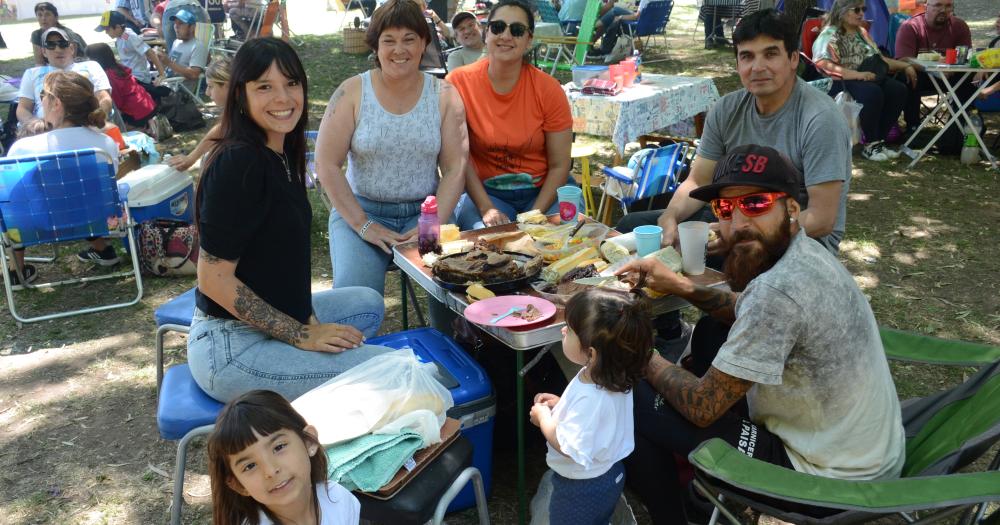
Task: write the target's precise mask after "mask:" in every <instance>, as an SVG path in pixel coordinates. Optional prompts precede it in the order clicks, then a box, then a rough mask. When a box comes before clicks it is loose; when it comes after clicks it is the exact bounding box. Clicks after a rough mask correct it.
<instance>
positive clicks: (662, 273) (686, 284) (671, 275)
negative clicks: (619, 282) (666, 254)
mask: <svg viewBox="0 0 1000 525" xmlns="http://www.w3.org/2000/svg"><path fill="white" fill-rule="evenodd" d="M643 272H645V274H646V286H647V287H649V288H650V289H651V290H653V291H655V292H659V293H662V294H672V295H677V296H679V297H687V295H689V294H690V293H691V291H692V289H693V288H694V283H692V282H691V280H690V279H688V278H687V277H683V276H681V275H679V274H677V273H676V272H674V271H673V270H671V269H670V268H667V266H666V265H665V264H663V263H662V262H660V261H659V260H657V259H637V260H634V261H632V262H630V263H628V264H626V265H625V266H623V267H621V268H619V269H618V271H617V272H615V275H623V274H635V275H636V276H638V275H639V274H641V273H643Z"/></svg>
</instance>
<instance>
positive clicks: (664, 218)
mask: <svg viewBox="0 0 1000 525" xmlns="http://www.w3.org/2000/svg"><path fill="white" fill-rule="evenodd" d="M656 224H657V225H659V227H660V228H663V239H661V240H660V243H661V246H674V247H676V246H677V244H678V238H677V221H676V220H675V219H674V217H673V216H672V215H670V214H669V213H667V212H663V213H661V214H660V218H659V219H656Z"/></svg>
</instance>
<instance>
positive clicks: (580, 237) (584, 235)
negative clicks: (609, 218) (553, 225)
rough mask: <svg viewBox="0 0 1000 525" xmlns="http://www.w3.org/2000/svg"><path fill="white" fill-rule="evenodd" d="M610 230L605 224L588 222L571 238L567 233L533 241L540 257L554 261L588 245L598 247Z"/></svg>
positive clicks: (547, 260)
mask: <svg viewBox="0 0 1000 525" xmlns="http://www.w3.org/2000/svg"><path fill="white" fill-rule="evenodd" d="M610 231H611V228H609V227H608V226H607V225H604V224H601V223H599V222H588V223H586V224H584V225H583V226H581V227H580V231H578V232H576V235H574V236H573V237H572V238H570V237H569V236H568V235H559V236H550V237H544V238H542V239H539V240H537V241H535V248H537V249H538V251H539V252H541V254H542V259H544V260H545V261H546V262H554V261H558V260H560V259H564V258H566V257H569V256H570V255H573V254H574V253H576V252H578V251H580V250H584V249H586V248H589V247H594V248H600V246H601V243H602V242H604V239H605V237H607V236H608V232H610ZM567 234H568V232H567Z"/></svg>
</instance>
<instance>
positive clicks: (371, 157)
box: [316, 0, 469, 292]
mask: <svg viewBox="0 0 1000 525" xmlns="http://www.w3.org/2000/svg"><path fill="white" fill-rule="evenodd" d="M365 41H366V43H367V44H368V46H369V47H370V48H371V49H372V50H373V51H375V54H376V67H375V69H372V70H370V71H366V72H364V73H362V74H360V75H357V76H355V77H352V78H349V79H347V80H346V81H344V83H343V84H341V85H340V87H339V88H337V91H336V92H334V94H333V97H332V98H331V99H330V103H329V106H328V107H327V111H326V114H325V115H324V116H323V122H322V123H321V124H320V130H319V138H318V139H317V144H316V152H317V158H316V168H317V172H318V174H319V179H320V181H321V182H322V184H323V186H324V188H325V190H326V193H327V195H328V196H329V197H330V200H331V202H333V207H334V209H333V210H332V211H331V212H330V226H329V227H330V257H331V259H332V260H333V274H334V278H333V286H334V288H341V287H345V286H367V287H369V288H372V289H374V290H376V291H378V292H383V291H384V288H385V270H386V267H387V266H388V264H389V261H390V260H391V257H392V246H393V245H394V244H396V243H399V242H404V241H407V240H410V239H412V238H413V237H415V236H416V225H417V218H418V217H419V215H420V204H421V202H423V200H424V198H425V197H427V196H428V195H437V201H438V217H439V218H440V220H441V222H442V223H446V222H451V221H450V219H451V215H452V211H453V210H454V209H455V204H456V203H457V202H458V198H459V196H460V195H461V193H462V191H463V189H464V187H465V183H464V173H465V165H466V158H467V156H468V151H469V139H468V133H467V131H466V126H465V109H464V107H463V105H462V99H461V97H460V96H459V95H458V93H457V92H456V90H455V89H454V88H452V87H451V85H450V84H448V83H447V82H445V81H442V80H438V79H436V78H434V77H432V76H430V75H428V74H426V73H422V72H421V71H420V69H419V66H420V57H421V56H423V53H424V48H425V47H426V46H427V43H428V42H429V41H430V30H429V28H428V25H427V22H426V21H425V20H424V15H423V13H421V11H420V8H419V7H418V6H417V4H416V3H415V2H412V1H410V0H389V1H388V2H386V3H385V4H383V5H382V6H381V7H379V8H378V9H377V10H375V14H374V15H373V16H372V21H371V25H370V26H369V27H368V33H367V35H366V36H365ZM345 160H346V161H347V169H346V172H345V171H344V170H343V168H342V167H343V164H344V161H345ZM439 166H440V168H441V176H440V177H439V176H438V167H439Z"/></svg>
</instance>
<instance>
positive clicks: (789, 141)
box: [618, 9, 851, 255]
mask: <svg viewBox="0 0 1000 525" xmlns="http://www.w3.org/2000/svg"><path fill="white" fill-rule="evenodd" d="M733 42H734V45H735V46H736V69H737V72H738V73H739V75H740V80H741V82H742V83H743V87H744V89H740V90H738V91H735V92H733V93H729V94H728V95H726V96H724V97H722V99H721V100H719V101H718V102H717V103H716V104H715V106H713V107H712V109H711V110H709V112H708V117H707V119H706V120H705V129H704V132H703V133H702V136H701V144H700V146H699V147H698V153H697V155H696V156H695V159H694V162H693V163H692V165H691V173H690V175H689V176H688V178H687V179H686V180H685V181H684V182H683V183H682V184H681V185H680V187H679V188H677V191H676V192H675V193H674V195H673V197H672V198H671V200H670V204H669V206H667V209H666V211H664V212H663V213H662V214H661V215H660V216H659V218H658V220H657V222H658V224H659V225H660V226H661V227H662V228H663V243H664V245H667V246H669V245H672V244H674V243H675V242H676V240H677V223H679V222H681V221H683V220H685V219H687V218H689V217H691V216H692V215H694V214H695V213H697V212H698V211H699V210H701V209H702V207H703V206H704V203H702V202H699V201H697V200H695V199H692V198H690V197H689V194H690V193H691V191H692V190H694V189H695V188H697V187H699V186H703V185H705V184H707V183H708V181H710V180H711V178H712V171H713V169H714V167H715V163H716V162H717V161H718V160H719V159H721V158H723V157H725V155H726V154H727V153H729V152H730V151H731V150H732V149H733V148H735V147H736V146H740V145H743V144H762V145H766V146H771V147H774V148H776V149H777V150H778V151H780V152H782V153H784V154H785V155H787V156H788V157H789V158H790V159H791V160H792V163H793V164H794V165H795V167H796V168H798V169H799V170H801V171H802V172H803V174H804V175H805V185H804V186H803V190H804V191H805V193H806V194H807V199H805V200H804V201H803V203H804V206H805V210H804V211H803V217H802V224H801V226H802V228H804V229H805V231H806V233H807V234H808V235H809V236H810V237H812V238H814V239H816V240H818V241H820V243H821V244H823V246H825V247H826V248H827V249H829V250H830V251H831V252H833V253H837V249H838V246H839V244H840V239H841V238H842V237H843V235H844V223H845V218H846V207H847V191H848V186H849V182H850V178H851V141H850V133H849V131H848V128H847V123H846V121H845V120H844V117H843V115H842V114H841V113H840V112H839V111H838V110H837V107H836V105H834V103H833V100H832V99H831V98H830V97H829V96H828V95H827V94H826V93H823V92H821V91H819V90H817V89H814V88H812V87H810V86H809V85H808V84H806V83H805V82H803V81H802V80H800V79H799V78H798V77H796V75H795V71H796V68H797V67H798V64H799V54H798V27H797V26H794V25H793V24H791V23H790V21H789V20H788V19H787V18H786V17H785V16H784V15H781V14H779V13H777V12H776V11H774V10H773V9H766V10H763V11H758V12H756V13H754V14H752V15H750V16H747V17H745V18H743V19H742V20H741V21H740V24H739V26H738V27H737V28H736V30H735V31H734V33H733ZM622 222H623V223H625V224H623V225H621V227H619V228H618V229H619V230H626V231H630V230H631V229H632V228H633V227H635V226H636V225H638V224H641V223H643V222H646V223H648V222H651V218H650V217H648V216H643V215H641V214H640V215H637V216H636V217H632V214H629V215H628V216H626V218H625V219H623V221H622ZM725 252H726V247H725V246H724V245H723V244H722V243H721V242H719V241H716V242H713V243H710V244H709V253H711V254H718V255H724V254H725Z"/></svg>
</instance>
